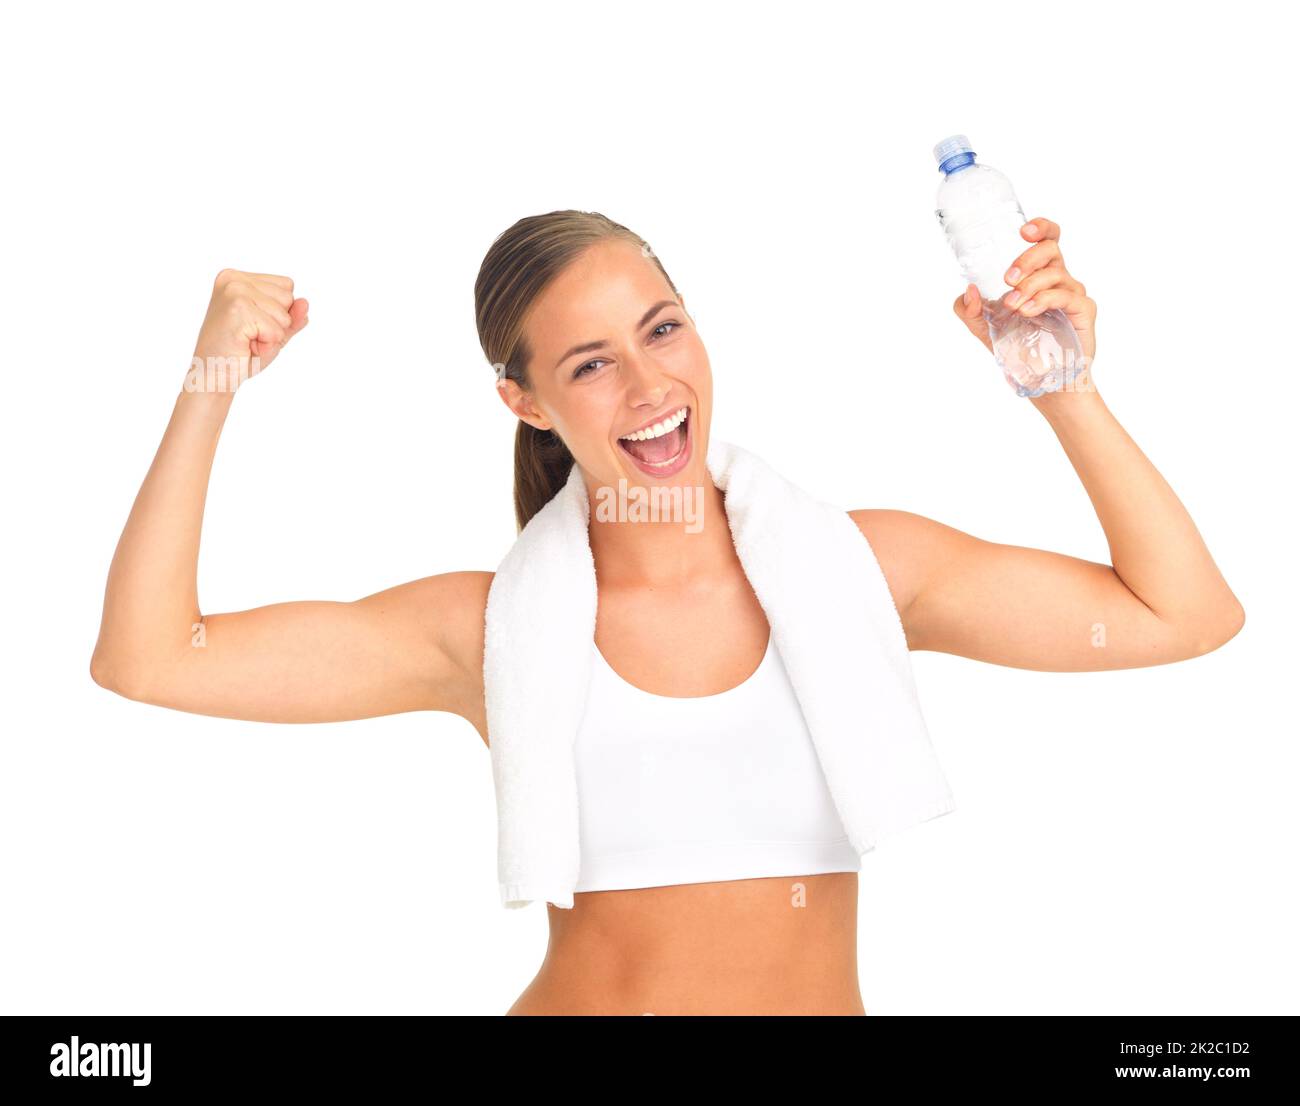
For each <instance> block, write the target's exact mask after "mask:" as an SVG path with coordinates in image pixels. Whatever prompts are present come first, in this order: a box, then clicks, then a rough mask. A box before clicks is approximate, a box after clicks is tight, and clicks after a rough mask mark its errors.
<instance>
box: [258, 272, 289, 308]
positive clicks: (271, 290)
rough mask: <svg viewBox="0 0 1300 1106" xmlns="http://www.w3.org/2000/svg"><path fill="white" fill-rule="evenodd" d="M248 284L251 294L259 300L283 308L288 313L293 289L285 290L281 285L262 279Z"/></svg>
mask: <svg viewBox="0 0 1300 1106" xmlns="http://www.w3.org/2000/svg"><path fill="white" fill-rule="evenodd" d="M290 283H292V281H291V282H290ZM248 284H249V286H250V287H251V288H252V289H253V294H254V295H256V296H257V297H258V298H259V299H261V300H265V301H267V302H268V303H274V304H275V305H276V306H278V307H282V308H284V310H285V311H288V310H289V305H290V304H291V303H293V289H292V288H286V287H285V286H284V285H283V284H276V283H274V282H272V281H269V280H262V279H258V280H250V281H248Z"/></svg>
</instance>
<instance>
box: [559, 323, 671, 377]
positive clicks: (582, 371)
mask: <svg viewBox="0 0 1300 1106" xmlns="http://www.w3.org/2000/svg"><path fill="white" fill-rule="evenodd" d="M681 325H682V324H681V323H678V322H673V321H671V320H668V321H665V322H662V323H660V324H659V325H658V326H657V327H655V328H654V330H652V331H651V332H650V333H651V334H653V335H655V336H656V337H658V338H664V337H667V334H661V333H660V331H661V330H663V328H664V327H666V326H671V327H676V328H677V329H679V330H680V329H681ZM667 333H668V334H671V333H672V332H671V331H668V332H667ZM604 363H605V362H604V361H603V360H601V359H600V358H597V359H596V360H595V361H588V362H587V363H586V364H584V365H579V366H578V367H577V368H576V369H574V370H573V379H574V380H577V379H578V378H579V377H583V376H587V375H588V374H589V373H593V372H595V371H596V370H595V368H594V366H596V365H603V364H604Z"/></svg>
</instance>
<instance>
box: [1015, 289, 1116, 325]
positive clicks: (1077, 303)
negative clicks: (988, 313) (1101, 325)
mask: <svg viewBox="0 0 1300 1106" xmlns="http://www.w3.org/2000/svg"><path fill="white" fill-rule="evenodd" d="M1053 307H1056V308H1059V309H1060V310H1062V311H1064V312H1065V313H1066V314H1067V315H1069V316H1070V317H1071V319H1074V318H1076V317H1077V318H1080V319H1094V318H1096V316H1097V304H1096V302H1095V301H1094V300H1092V299H1090V298H1089V297H1088V296H1083V295H1080V294H1079V293H1078V292H1075V291H1072V290H1071V289H1068V288H1047V289H1045V290H1044V291H1042V292H1036V293H1035V294H1034V296H1033V298H1032V299H1028V300H1025V301H1024V302H1023V303H1021V304H1019V305H1018V306H1017V307H1016V314H1017V315H1027V316H1033V315H1040V314H1042V313H1043V312H1044V311H1048V310H1050V309H1051V308H1053Z"/></svg>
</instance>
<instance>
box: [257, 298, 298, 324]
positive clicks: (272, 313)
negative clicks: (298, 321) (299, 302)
mask: <svg viewBox="0 0 1300 1106" xmlns="http://www.w3.org/2000/svg"><path fill="white" fill-rule="evenodd" d="M251 298H252V301H253V303H254V304H255V305H256V306H257V309H258V310H259V311H261V312H262V313H263V314H265V315H266V316H267V317H268V318H272V319H274V320H275V321H276V322H277V323H279V324H280V328H281V329H282V330H286V331H287V330H288V329H289V328H290V327H291V326H292V325H293V319H292V318H291V317H290V315H289V312H288V310H287V309H288V307H289V306H290V305H291V304H292V303H293V299H292V298H290V300H289V303H287V304H284V305H283V306H281V305H280V303H279V302H278V301H276V300H273V299H268V298H267V296H266V294H265V293H264V292H263V291H262V290H259V291H257V292H255V293H254V294H253V296H252V297H251Z"/></svg>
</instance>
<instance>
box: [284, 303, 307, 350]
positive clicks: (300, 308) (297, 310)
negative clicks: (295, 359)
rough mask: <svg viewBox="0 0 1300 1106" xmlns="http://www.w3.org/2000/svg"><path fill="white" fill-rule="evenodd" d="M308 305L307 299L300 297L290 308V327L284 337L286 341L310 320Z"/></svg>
mask: <svg viewBox="0 0 1300 1106" xmlns="http://www.w3.org/2000/svg"><path fill="white" fill-rule="evenodd" d="M307 306H308V305H307V301H306V300H302V299H298V300H294V301H293V306H292V307H290V308H289V320H290V322H289V329H288V332H287V335H286V337H285V339H284V340H285V341H286V342H287V341H288V340H289V339H290V338H292V337H293V336H294V335H295V334H297V333H298V331H300V330H301V329H302V328H303V327H305V326H306V325H307V323H308V322H309V321H310V320H308V318H307Z"/></svg>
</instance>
